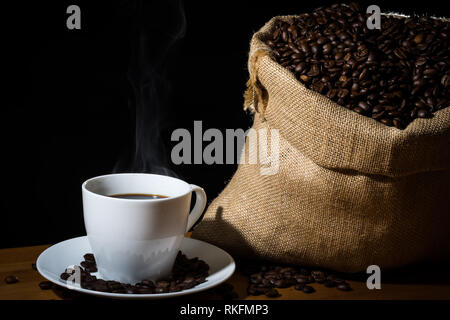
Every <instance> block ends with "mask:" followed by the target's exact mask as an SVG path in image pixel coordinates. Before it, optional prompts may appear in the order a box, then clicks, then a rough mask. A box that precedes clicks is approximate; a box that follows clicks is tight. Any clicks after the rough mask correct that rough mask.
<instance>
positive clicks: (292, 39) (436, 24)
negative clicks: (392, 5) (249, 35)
mask: <svg viewBox="0 0 450 320" xmlns="http://www.w3.org/2000/svg"><path fill="white" fill-rule="evenodd" d="M367 17H368V15H367V14H366V12H365V8H362V7H360V6H358V5H357V4H356V3H351V4H349V5H340V4H337V5H333V6H331V7H320V8H317V9H315V10H313V12H312V13H304V14H301V15H300V16H298V17H297V18H295V19H293V20H292V21H290V22H286V21H282V20H280V21H278V22H277V23H276V25H275V27H274V30H273V34H272V39H269V40H268V41H267V42H266V43H267V45H269V46H270V47H271V48H272V52H273V56H274V59H275V60H276V61H277V62H278V63H280V64H281V65H282V66H283V67H285V68H287V69H289V70H290V71H291V72H293V73H294V75H295V76H296V77H297V78H298V79H299V81H300V82H302V83H303V84H304V85H305V86H306V87H307V88H308V89H311V90H313V91H316V92H318V93H321V94H324V95H326V96H327V97H328V98H329V99H331V100H333V101H334V102H336V103H338V104H340V105H341V106H343V107H346V108H347V109H350V110H352V111H354V112H356V113H358V114H360V115H363V116H367V117H370V118H372V119H374V120H376V121H379V122H381V123H383V124H385V125H387V126H394V127H396V128H397V129H404V128H406V127H407V125H408V124H409V123H411V122H412V121H413V120H414V119H416V118H430V117H432V114H433V113H434V112H436V111H438V110H441V109H443V108H446V107H448V106H449V105H450V89H449V87H450V63H449V56H450V50H449V48H450V39H449V37H448V35H449V34H450V23H449V22H448V21H442V20H439V19H434V18H431V17H428V16H423V17H419V16H412V17H410V18H394V17H390V16H383V19H382V22H381V29H379V30H369V29H368V28H367V25H366V21H367ZM383 106H386V107H385V108H384V107H383ZM388 107H389V108H388ZM319 278H321V277H319Z"/></svg>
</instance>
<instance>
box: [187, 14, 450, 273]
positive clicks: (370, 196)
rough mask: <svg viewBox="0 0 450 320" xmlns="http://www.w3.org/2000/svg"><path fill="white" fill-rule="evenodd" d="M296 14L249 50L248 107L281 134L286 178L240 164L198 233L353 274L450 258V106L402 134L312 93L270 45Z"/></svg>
mask: <svg viewBox="0 0 450 320" xmlns="http://www.w3.org/2000/svg"><path fill="white" fill-rule="evenodd" d="M292 18H293V17H292V16H288V17H276V18H274V19H272V20H271V21H269V22H268V23H267V24H266V25H265V26H264V27H263V28H262V29H261V30H260V31H258V32H257V33H256V34H255V35H254V36H253V38H252V41H251V49H250V54H249V70H250V82H249V90H248V91H247V93H246V107H247V108H251V109H252V110H254V111H255V118H254V125H253V128H254V129H261V128H266V129H271V128H275V129H278V130H279V133H280V166H279V171H278V173H277V174H274V175H261V171H260V167H261V165H262V164H256V165H255V164H253V165H252V164H241V165H240V166H239V168H238V170H237V171H236V173H235V175H234V177H233V178H232V180H231V182H230V183H229V184H228V185H227V186H226V188H225V190H224V191H223V192H222V193H221V194H220V195H219V197H218V198H217V199H215V200H214V201H213V202H212V204H211V205H210V206H209V208H208V210H207V212H206V214H205V217H204V219H203V222H202V223H201V224H200V225H199V226H198V228H197V229H196V230H194V233H193V235H192V236H193V237H194V238H197V239H201V240H205V241H208V242H210V243H213V244H215V245H217V246H219V247H222V248H224V249H225V250H228V251H229V252H230V253H231V254H233V255H235V256H244V257H259V258H263V259H269V260H274V261H277V262H284V263H293V264H299V265H309V266H321V267H327V268H330V269H334V270H337V271H343V272H358V271H363V270H366V268H367V267H368V266H369V265H372V264H376V265H379V266H380V267H381V268H392V267H398V266H403V265H406V264H410V263H413V262H418V261H423V260H430V259H437V258H444V257H447V256H448V255H449V253H450V209H449V208H450V205H449V202H450V108H446V109H443V110H441V111H438V112H436V113H435V114H434V117H433V118H432V119H416V120H414V121H413V123H411V124H410V125H409V126H408V127H407V128H406V129H405V130H398V129H396V128H393V127H387V126H385V125H383V124H381V123H379V122H376V121H374V120H372V119H370V118H367V117H364V116H361V115H358V114H356V113H355V112H352V111H350V110H348V109H346V108H344V107H341V106H339V105H337V104H336V103H334V102H332V101H331V100H329V99H328V98H326V97H324V96H322V95H320V94H318V93H315V92H313V91H311V90H308V89H306V88H305V87H304V86H303V85H302V84H301V83H300V82H298V81H297V80H296V79H295V78H294V76H293V75H292V74H291V73H290V72H289V71H287V70H286V69H284V68H283V67H281V66H280V65H279V64H277V63H276V62H275V61H274V60H273V59H272V58H271V57H270V49H269V47H268V46H266V45H265V44H264V42H263V41H264V40H265V37H266V36H268V34H270V31H271V30H272V28H273V26H274V23H275V21H276V19H287V20H288V19H292ZM245 146H246V150H248V149H249V148H248V139H247V141H246V145H245ZM243 156H245V155H243Z"/></svg>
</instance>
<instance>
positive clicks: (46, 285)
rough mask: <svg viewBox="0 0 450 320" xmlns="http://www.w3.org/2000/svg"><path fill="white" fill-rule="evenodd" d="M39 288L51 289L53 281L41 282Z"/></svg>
mask: <svg viewBox="0 0 450 320" xmlns="http://www.w3.org/2000/svg"><path fill="white" fill-rule="evenodd" d="M39 288H41V289H42V290H50V289H51V288H53V283H52V282H50V281H42V282H39Z"/></svg>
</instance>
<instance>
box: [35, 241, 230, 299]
mask: <svg viewBox="0 0 450 320" xmlns="http://www.w3.org/2000/svg"><path fill="white" fill-rule="evenodd" d="M73 241H88V243H89V240H88V237H87V236H81V237H75V238H71V239H67V240H64V241H61V242H58V243H56V244H54V245H52V246H50V247H48V248H47V249H45V250H44V251H42V252H41V254H40V255H39V257H38V258H37V260H36V268H37V270H38V272H39V273H40V274H41V276H43V277H44V278H45V279H47V280H48V281H50V282H52V283H54V284H57V285H59V286H61V287H64V288H66V289H68V290H73V291H77V292H81V293H86V294H89V295H94V296H99V297H103V298H115V299H132V300H148V299H165V298H174V297H179V296H183V295H188V294H193V293H198V292H201V291H205V290H208V289H211V288H213V287H216V286H218V285H220V284H222V283H224V282H225V281H227V280H228V279H229V278H230V277H231V276H232V275H233V274H234V272H235V270H236V262H235V261H234V259H233V257H232V256H231V255H230V254H229V253H228V252H226V251H225V250H223V249H221V248H219V247H217V246H215V245H213V244H211V243H208V242H205V241H202V240H198V239H193V238H188V237H184V239H183V241H192V242H197V243H201V244H203V245H205V244H206V245H208V246H211V247H213V248H214V249H215V250H217V251H219V252H221V254H223V255H224V256H226V258H227V259H228V260H229V263H228V264H227V265H226V268H227V269H228V268H231V269H230V270H229V271H228V273H227V274H226V275H225V276H224V277H222V278H221V279H219V280H216V281H214V282H212V283H211V282H210V283H209V284H208V278H209V277H210V276H212V275H214V274H215V273H213V274H210V275H208V277H206V280H207V281H206V282H204V284H206V285H205V286H204V287H200V288H199V287H193V288H190V289H186V290H182V291H178V292H167V293H151V294H135V293H131V294H130V293H111V292H102V291H95V290H90V289H85V288H81V287H80V288H78V287H73V286H68V285H67V284H66V283H64V282H63V281H61V280H60V279H57V280H55V278H54V276H53V275H50V274H48V273H47V272H46V271H45V270H44V268H43V266H42V257H43V256H44V255H46V254H49V251H50V250H51V249H52V248H53V249H54V247H55V246H61V245H64V244H65V243H66V242H73ZM206 262H208V261H206Z"/></svg>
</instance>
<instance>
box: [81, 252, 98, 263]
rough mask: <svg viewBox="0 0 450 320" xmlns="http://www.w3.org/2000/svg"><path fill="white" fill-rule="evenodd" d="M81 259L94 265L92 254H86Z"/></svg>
mask: <svg viewBox="0 0 450 320" xmlns="http://www.w3.org/2000/svg"><path fill="white" fill-rule="evenodd" d="M83 258H84V260H85V261H87V262H89V263H93V264H95V258H94V255H93V254H92V253H86V254H85V255H84V256H83Z"/></svg>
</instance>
